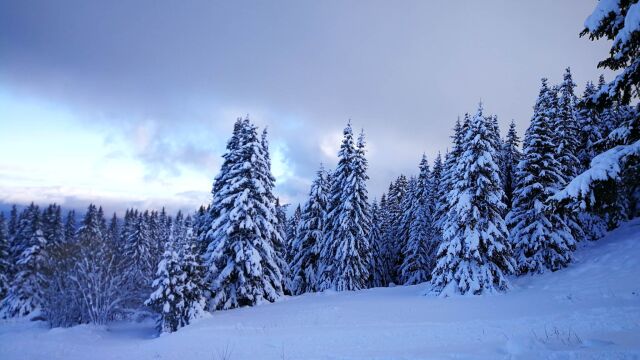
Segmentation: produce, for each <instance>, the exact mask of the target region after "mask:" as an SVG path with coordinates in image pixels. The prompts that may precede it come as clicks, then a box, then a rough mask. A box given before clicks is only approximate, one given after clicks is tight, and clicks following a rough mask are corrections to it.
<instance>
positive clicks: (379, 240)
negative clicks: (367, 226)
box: [369, 200, 390, 287]
mask: <svg viewBox="0 0 640 360" xmlns="http://www.w3.org/2000/svg"><path fill="white" fill-rule="evenodd" d="M385 201H386V200H385ZM382 218H383V216H382V210H381V208H380V206H379V205H378V202H377V201H376V200H374V201H373V203H372V204H371V230H370V231H369V245H370V246H371V260H370V262H369V263H370V268H369V276H370V282H371V287H382V286H387V285H388V284H389V282H390V279H389V274H388V270H387V262H386V261H384V254H383V253H382V250H381V249H382V248H383V245H384V244H383V237H382V230H381V228H382V225H383V221H382Z"/></svg>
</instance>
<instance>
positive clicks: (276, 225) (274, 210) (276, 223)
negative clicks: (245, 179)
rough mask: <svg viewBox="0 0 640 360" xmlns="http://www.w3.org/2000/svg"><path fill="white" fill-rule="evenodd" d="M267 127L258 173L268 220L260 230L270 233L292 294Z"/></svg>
mask: <svg viewBox="0 0 640 360" xmlns="http://www.w3.org/2000/svg"><path fill="white" fill-rule="evenodd" d="M267 134H268V132H267V129H266V128H265V129H263V130H262V136H261V138H260V145H261V147H262V154H263V156H262V158H261V160H262V161H259V162H258V165H259V167H258V174H259V176H260V177H259V181H261V182H262V184H264V185H263V186H264V190H265V194H264V198H265V205H264V206H266V207H267V209H266V216H265V220H266V222H265V223H264V224H260V223H258V225H261V226H262V227H263V229H261V230H260V232H261V233H263V234H270V236H271V243H272V244H273V249H274V251H275V253H274V255H273V257H274V260H275V262H276V264H277V265H278V268H279V269H280V273H281V276H282V289H283V291H284V293H285V294H287V295H288V294H291V290H290V289H289V286H290V273H289V264H288V263H287V260H286V258H287V245H286V238H285V237H284V236H283V235H285V234H284V233H285V231H284V228H285V227H286V217H285V218H284V219H283V221H284V222H283V223H280V217H279V215H278V207H279V206H280V205H279V200H278V199H277V198H276V196H275V194H274V188H275V183H276V178H275V177H274V176H273V174H272V173H271V156H270V155H269V140H268V137H267Z"/></svg>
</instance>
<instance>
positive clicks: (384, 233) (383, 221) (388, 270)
mask: <svg viewBox="0 0 640 360" xmlns="http://www.w3.org/2000/svg"><path fill="white" fill-rule="evenodd" d="M378 208H379V209H378V215H377V219H376V222H374V219H373V218H372V219H371V226H372V230H371V231H372V232H373V231H374V230H376V229H373V227H374V226H375V225H376V224H377V227H378V231H379V234H378V235H377V236H378V237H379V239H378V241H377V243H376V244H371V246H372V249H371V251H372V255H371V256H372V257H374V256H376V258H375V260H374V261H375V262H374V264H372V265H371V266H372V267H375V273H374V274H371V276H372V277H373V279H372V281H373V282H372V285H373V286H376V287H380V286H388V285H389V284H390V283H392V282H393V278H392V271H393V268H394V266H393V263H392V257H391V254H390V246H389V244H388V241H389V239H391V233H392V225H393V222H392V219H391V216H390V215H389V203H388V201H387V194H386V193H385V194H382V196H381V197H380V203H379V204H378ZM371 211H372V217H373V212H374V210H373V208H372V210H371ZM374 235H375V234H373V233H372V234H371V235H370V236H369V238H370V239H375V237H374ZM374 246H375V249H374V248H373V247H374Z"/></svg>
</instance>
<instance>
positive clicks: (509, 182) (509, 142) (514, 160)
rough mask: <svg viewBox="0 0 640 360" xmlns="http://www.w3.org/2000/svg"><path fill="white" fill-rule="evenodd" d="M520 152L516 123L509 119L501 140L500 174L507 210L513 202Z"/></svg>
mask: <svg viewBox="0 0 640 360" xmlns="http://www.w3.org/2000/svg"><path fill="white" fill-rule="evenodd" d="M521 156H522V153H521V151H520V138H519V137H518V133H517V132H516V123H515V122H514V121H513V120H511V124H509V131H508V132H507V136H506V138H505V139H504V141H503V142H502V149H501V156H500V158H501V167H500V174H501V179H502V187H503V189H504V195H505V205H506V206H507V211H509V210H511V206H512V204H513V190H514V188H515V180H516V179H515V172H516V171H517V167H518V163H519V162H520V157H521Z"/></svg>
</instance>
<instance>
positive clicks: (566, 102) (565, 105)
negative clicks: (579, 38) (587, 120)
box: [552, 68, 585, 241]
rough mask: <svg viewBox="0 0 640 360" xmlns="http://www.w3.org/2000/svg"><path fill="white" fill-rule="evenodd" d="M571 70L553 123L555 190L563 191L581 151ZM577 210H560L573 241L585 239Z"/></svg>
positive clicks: (577, 162) (559, 94)
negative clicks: (556, 167)
mask: <svg viewBox="0 0 640 360" xmlns="http://www.w3.org/2000/svg"><path fill="white" fill-rule="evenodd" d="M575 86H576V85H575V84H574V82H573V78H572V77H571V70H570V69H569V68H567V69H566V70H565V73H564V78H563V81H562V84H561V85H560V87H559V88H558V97H557V102H556V103H555V106H554V107H553V108H554V109H555V113H554V115H555V118H554V119H553V128H552V130H553V142H554V143H555V144H556V159H557V161H558V163H559V164H560V168H559V169H558V174H559V175H560V179H558V181H559V183H558V184H557V185H556V188H557V189H561V188H563V187H564V186H565V185H566V184H567V183H568V182H569V181H571V180H572V179H573V178H575V177H576V176H577V175H578V171H579V170H580V161H579V160H578V157H577V155H578V149H579V147H580V134H579V128H578V121H577V119H576V101H577V99H576V96H575V95H574V92H573V89H574V88H575ZM575 210H576V209H571V208H566V209H562V210H561V211H562V213H563V215H562V216H563V217H564V221H565V223H566V224H567V226H569V228H570V229H571V234H572V235H573V237H574V239H575V240H576V241H580V240H582V239H583V238H584V237H585V235H584V231H583V230H582V225H581V224H580V221H579V220H578V214H577V211H575Z"/></svg>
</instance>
